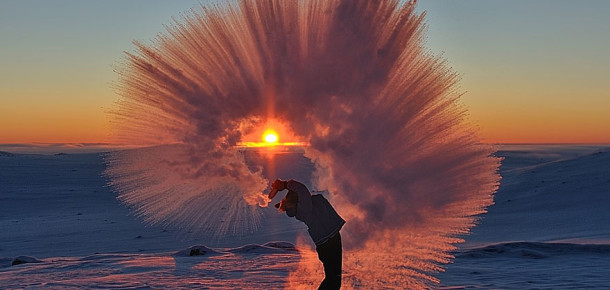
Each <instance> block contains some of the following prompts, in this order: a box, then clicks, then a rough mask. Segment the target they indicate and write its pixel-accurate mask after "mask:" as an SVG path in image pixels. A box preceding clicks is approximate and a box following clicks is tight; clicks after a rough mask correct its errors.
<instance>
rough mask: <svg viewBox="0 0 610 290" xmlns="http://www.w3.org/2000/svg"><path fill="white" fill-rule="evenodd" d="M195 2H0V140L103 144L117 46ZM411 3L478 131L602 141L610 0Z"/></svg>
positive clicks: (606, 129)
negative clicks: (457, 78)
mask: <svg viewBox="0 0 610 290" xmlns="http://www.w3.org/2000/svg"><path fill="white" fill-rule="evenodd" d="M202 2H203V3H206V2H205V1H204V0H202ZM198 3H199V1H187V0H181V1H151V0H130V1H122V0H105V1H82V0H70V1H68V0H62V1H59V0H56V1H48V0H38V1H33V0H3V1H0V43H1V45H0V143H31V142H60V143H70V142H74V143H83V142H94V143H97V142H104V141H105V140H106V137H107V135H108V130H109V127H108V118H107V115H106V113H105V112H106V111H108V110H109V109H110V108H111V106H112V104H113V102H114V101H116V100H117V98H118V96H117V95H116V94H115V92H114V91H113V89H112V83H113V82H114V81H116V79H117V76H116V74H115V73H114V72H113V66H115V65H116V64H117V63H118V62H120V61H121V59H122V52H123V51H132V50H133V48H134V47H133V45H132V43H131V41H132V40H140V41H144V42H145V43H147V42H148V41H150V40H152V39H153V38H154V37H155V35H157V33H159V32H163V31H164V28H163V25H164V24H168V23H170V22H171V21H172V20H171V19H172V17H179V15H180V13H182V12H184V11H186V10H188V9H190V8H191V7H193V6H195V5H198ZM418 10H419V11H423V10H426V11H427V23H428V43H427V44H428V47H429V48H430V49H431V50H432V51H433V52H434V53H442V54H443V55H444V56H445V57H446V58H447V59H448V60H449V63H450V64H451V65H452V66H453V67H454V69H455V70H456V71H457V72H459V73H460V74H461V75H462V81H461V88H462V90H463V91H465V92H466V94H465V95H464V97H463V99H462V100H463V103H464V104H465V105H466V106H467V107H468V108H469V110H470V115H471V119H472V120H473V121H474V122H476V123H477V124H478V125H479V127H480V128H481V136H482V137H483V138H484V140H485V141H487V142H493V143H505V142H510V143H610V37H608V35H609V34H608V32H609V31H610V17H608V15H610V1H606V0H597V1H593V0H589V1H564V0H561V1H560V0H538V1H526V0H520V1H510V2H509V1H487V0H476V1H475V0H461V1H430V0H420V1H419V2H418Z"/></svg>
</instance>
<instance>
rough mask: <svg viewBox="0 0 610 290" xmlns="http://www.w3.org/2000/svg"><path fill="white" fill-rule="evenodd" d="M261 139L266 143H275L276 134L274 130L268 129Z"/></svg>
mask: <svg viewBox="0 0 610 290" xmlns="http://www.w3.org/2000/svg"><path fill="white" fill-rule="evenodd" d="M263 139H264V140H265V142H267V143H277V140H278V136H277V134H276V133H275V132H274V131H271V130H268V131H265V134H263Z"/></svg>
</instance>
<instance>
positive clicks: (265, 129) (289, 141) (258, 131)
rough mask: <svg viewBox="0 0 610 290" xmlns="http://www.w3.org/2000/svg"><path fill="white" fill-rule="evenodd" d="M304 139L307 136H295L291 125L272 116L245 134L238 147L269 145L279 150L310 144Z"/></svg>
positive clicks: (268, 146)
mask: <svg viewBox="0 0 610 290" xmlns="http://www.w3.org/2000/svg"><path fill="white" fill-rule="evenodd" d="M280 136H281V137H280ZM303 139H305V138H303V137H298V136H295V134H294V133H293V132H292V130H291V129H290V126H289V125H287V124H285V123H284V122H282V121H280V120H278V119H273V118H272V119H268V120H266V121H265V122H264V123H263V122H261V123H260V124H259V125H257V126H255V127H254V128H253V129H252V130H250V132H248V133H247V134H245V135H244V136H243V137H242V141H240V142H237V144H236V147H242V148H243V147H267V148H274V149H273V150H278V149H281V148H284V147H293V146H295V147H307V146H309V142H304V141H302V140H303Z"/></svg>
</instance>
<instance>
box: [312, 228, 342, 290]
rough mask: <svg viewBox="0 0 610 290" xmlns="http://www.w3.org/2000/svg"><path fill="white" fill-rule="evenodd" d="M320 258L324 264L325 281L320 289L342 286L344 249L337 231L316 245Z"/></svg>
mask: <svg viewBox="0 0 610 290" xmlns="http://www.w3.org/2000/svg"><path fill="white" fill-rule="evenodd" d="M316 251H317V252H318V258H320V261H322V264H323V265H324V274H325V276H326V277H325V278H324V281H322V283H321V284H320V287H319V288H318V289H339V288H341V268H342V255H343V253H342V252H343V250H342V246H341V235H340V234H339V233H337V234H336V235H335V236H334V237H332V238H331V239H330V240H328V241H326V242H325V243H324V244H322V245H320V246H318V247H316Z"/></svg>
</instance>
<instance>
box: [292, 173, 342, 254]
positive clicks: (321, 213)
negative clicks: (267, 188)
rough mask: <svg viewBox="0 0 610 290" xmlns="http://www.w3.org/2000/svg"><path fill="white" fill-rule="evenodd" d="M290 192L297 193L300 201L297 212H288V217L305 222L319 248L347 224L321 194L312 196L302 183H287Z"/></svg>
mask: <svg viewBox="0 0 610 290" xmlns="http://www.w3.org/2000/svg"><path fill="white" fill-rule="evenodd" d="M286 188H287V189H288V190H289V191H293V192H296V194H297V197H298V201H297V207H296V212H294V208H293V209H290V210H287V211H286V214H287V215H288V216H294V217H296V219H298V220H300V221H302V222H304V223H305V224H306V225H307V227H308V232H309V235H310V236H311V239H312V240H313V242H314V243H315V244H316V246H319V245H321V244H323V243H324V242H326V241H328V239H330V238H332V237H333V236H334V235H336V234H337V233H338V232H339V230H341V228H342V227H343V225H344V224H345V220H343V219H342V218H341V217H340V216H339V214H337V212H336V211H335V209H334V208H333V207H332V206H331V205H330V203H329V202H328V200H326V198H324V196H322V195H321V194H315V195H311V193H309V190H308V189H307V187H306V186H305V185H303V184H302V183H300V182H298V181H295V180H290V181H288V182H287V183H286Z"/></svg>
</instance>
